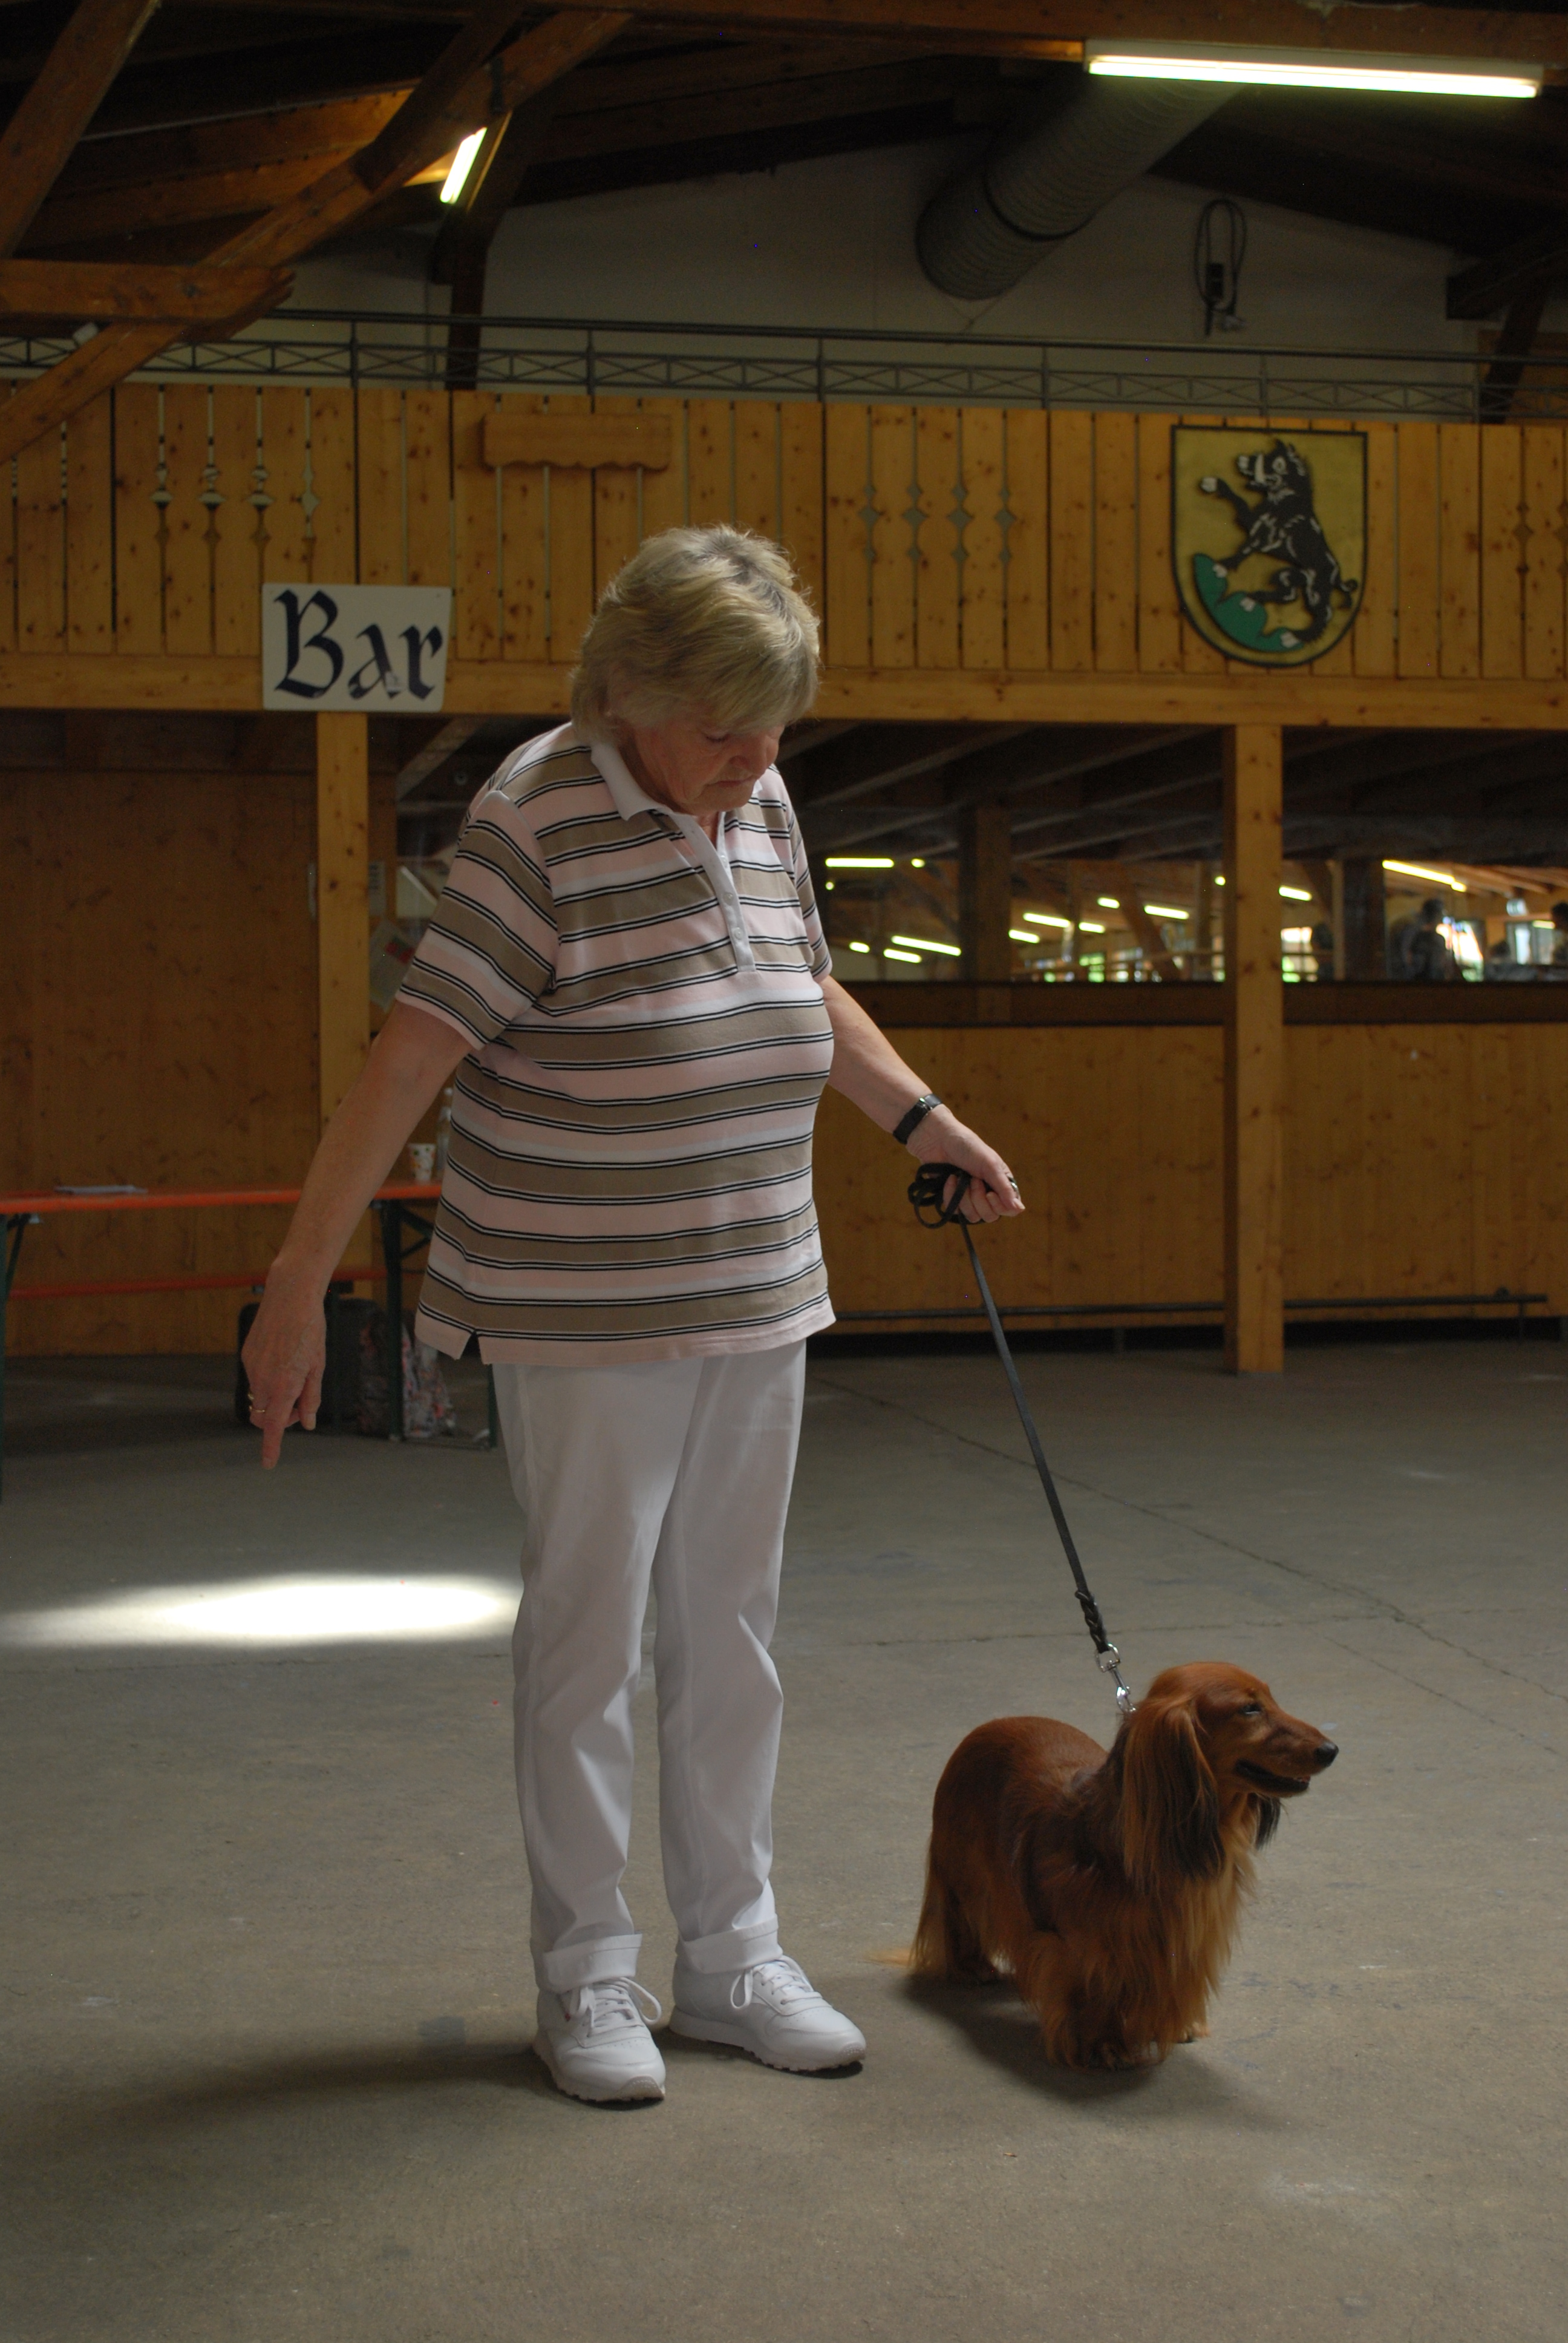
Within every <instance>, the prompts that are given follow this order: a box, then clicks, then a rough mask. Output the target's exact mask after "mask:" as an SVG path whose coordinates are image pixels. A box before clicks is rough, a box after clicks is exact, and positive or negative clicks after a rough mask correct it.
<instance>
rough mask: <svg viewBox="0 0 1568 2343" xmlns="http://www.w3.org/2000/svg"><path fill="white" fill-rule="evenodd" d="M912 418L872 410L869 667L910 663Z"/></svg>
mask: <svg viewBox="0 0 1568 2343" xmlns="http://www.w3.org/2000/svg"><path fill="white" fill-rule="evenodd" d="M914 468H915V417H914V409H913V408H912V407H872V409H871V504H872V507H873V508H874V511H875V514H876V518H875V520H874V521H873V522H872V524H871V664H872V666H873V667H879V668H880V667H891V668H898V667H912V666H913V665H914V663H915V551H916V546H915V534H914V530H913V528H911V525H910V506H911V505H912V503H913V500H914V491H913V481H914Z"/></svg>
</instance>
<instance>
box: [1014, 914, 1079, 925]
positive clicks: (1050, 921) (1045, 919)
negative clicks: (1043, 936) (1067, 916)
mask: <svg viewBox="0 0 1568 2343" xmlns="http://www.w3.org/2000/svg"><path fill="white" fill-rule="evenodd" d="M1023 916H1024V918H1025V919H1026V920H1033V922H1034V924H1035V926H1036V927H1037V928H1070V927H1071V925H1072V921H1071V920H1064V919H1063V918H1062V916H1061V914H1060V911H1026V912H1025V913H1024V915H1023Z"/></svg>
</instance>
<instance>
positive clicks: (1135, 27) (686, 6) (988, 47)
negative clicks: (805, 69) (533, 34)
mask: <svg viewBox="0 0 1568 2343" xmlns="http://www.w3.org/2000/svg"><path fill="white" fill-rule="evenodd" d="M567 4H568V5H570V6H574V7H576V6H578V5H587V0H567ZM631 13H632V14H633V15H637V16H651V17H655V18H657V19H658V22H659V23H660V24H661V25H668V24H677V23H679V22H682V21H685V22H687V23H690V24H718V25H723V26H724V27H725V29H726V30H727V31H729V32H734V31H737V30H739V28H741V27H743V26H744V27H747V28H749V27H750V26H752V25H757V26H764V27H767V28H768V29H769V30H771V31H776V32H789V33H799V32H802V31H805V30H806V29H808V28H809V27H819V28H820V29H821V30H822V31H824V32H831V33H832V34H833V35H834V36H835V37H842V36H843V35H848V34H849V33H869V34H875V35H878V36H879V38H881V39H883V40H887V39H889V38H890V37H892V38H896V39H899V40H904V41H909V40H920V39H930V40H931V41H934V42H937V43H940V45H942V46H943V47H945V48H950V49H952V50H954V51H960V50H968V51H969V52H970V53H971V54H980V55H1011V56H1030V57H1053V56H1056V57H1060V56H1062V55H1068V56H1077V55H1081V44H1082V43H1083V42H1084V41H1086V40H1094V39H1125V38H1126V37H1127V35H1128V34H1129V32H1130V31H1131V32H1135V33H1136V34H1137V35H1138V37H1139V39H1140V40H1148V41H1201V42H1204V43H1207V44H1213V43H1214V42H1216V41H1245V42H1249V43H1251V44H1254V45H1263V46H1269V45H1273V46H1276V47H1284V48H1293V49H1300V48H1324V49H1372V50H1382V51H1386V52H1388V53H1390V54H1392V55H1415V56H1448V57H1486V58H1496V57H1509V58H1516V59H1518V60H1519V61H1520V62H1521V63H1529V64H1534V65H1568V18H1565V17H1563V16H1562V15H1546V14H1545V13H1544V12H1543V11H1540V10H1533V9H1532V10H1523V9H1519V10H1503V9H1495V10H1494V9H1484V8H1449V7H1419V6H1418V7H1403V6H1400V5H1393V6H1386V7H1375V6H1373V7H1368V6H1357V7H1355V8H1338V9H1335V10H1334V12H1333V14H1332V15H1325V16H1322V17H1320V16H1316V15H1308V14H1307V13H1306V11H1305V10H1303V8H1302V6H1301V5H1299V0H1139V5H1138V7H1137V9H1136V10H1135V11H1134V10H1131V9H1130V8H1129V7H1128V5H1127V0H634V5H633V7H632V10H631ZM1130 18H1131V19H1132V20H1133V21H1131V23H1130V21H1129V20H1130Z"/></svg>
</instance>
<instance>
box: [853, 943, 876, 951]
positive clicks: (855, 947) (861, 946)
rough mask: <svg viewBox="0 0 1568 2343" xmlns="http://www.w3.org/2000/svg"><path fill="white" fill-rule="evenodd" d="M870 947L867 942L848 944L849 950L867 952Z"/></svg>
mask: <svg viewBox="0 0 1568 2343" xmlns="http://www.w3.org/2000/svg"><path fill="white" fill-rule="evenodd" d="M870 949H871V947H870V945H869V944H851V945H850V946H849V950H851V951H860V952H869V950H870Z"/></svg>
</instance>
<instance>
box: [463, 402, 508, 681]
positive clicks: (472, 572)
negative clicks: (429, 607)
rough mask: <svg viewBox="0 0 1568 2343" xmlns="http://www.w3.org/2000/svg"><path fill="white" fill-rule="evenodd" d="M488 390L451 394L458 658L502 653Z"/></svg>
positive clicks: (497, 508)
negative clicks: (487, 442) (487, 441)
mask: <svg viewBox="0 0 1568 2343" xmlns="http://www.w3.org/2000/svg"><path fill="white" fill-rule="evenodd" d="M497 404H498V401H497V397H496V393H495V392H494V391H492V390H459V391H455V392H454V393H453V396H452V522H453V530H454V534H455V538H456V544H457V552H456V573H455V575H454V578H453V580H452V583H453V587H454V588H455V599H454V604H453V610H452V649H453V651H454V653H455V655H456V656H457V658H458V659H499V657H500V655H501V628H502V606H501V482H502V481H503V479H504V478H506V473H505V470H504V469H503V470H500V471H496V470H493V469H492V468H491V467H490V466H489V465H488V464H487V463H486V462H485V460H484V434H485V417H487V415H493V414H494V413H495V411H496V407H497Z"/></svg>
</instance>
